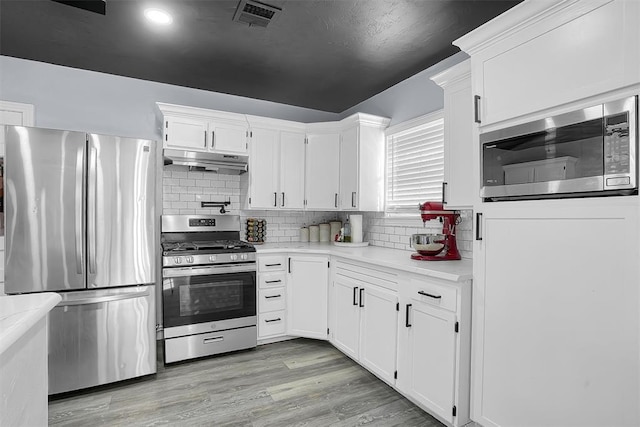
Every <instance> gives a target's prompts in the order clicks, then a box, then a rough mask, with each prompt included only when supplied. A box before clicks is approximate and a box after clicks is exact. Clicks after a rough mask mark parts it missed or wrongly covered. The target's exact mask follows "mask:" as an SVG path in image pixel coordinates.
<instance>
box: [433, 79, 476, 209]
mask: <svg viewBox="0 0 640 427" xmlns="http://www.w3.org/2000/svg"><path fill="white" fill-rule="evenodd" d="M444 108H445V113H444V181H445V183H446V184H445V188H444V189H443V190H444V193H443V196H442V199H443V201H444V202H445V204H446V205H447V208H454V207H455V208H460V207H469V206H473V203H474V200H475V198H478V197H479V191H480V185H479V183H478V168H477V167H474V166H475V164H474V162H473V141H474V139H473V128H474V126H473V95H472V91H471V75H470V74H469V75H468V77H467V78H466V79H465V80H464V81H463V82H460V83H457V84H455V85H452V86H450V87H447V88H445V107H444Z"/></svg>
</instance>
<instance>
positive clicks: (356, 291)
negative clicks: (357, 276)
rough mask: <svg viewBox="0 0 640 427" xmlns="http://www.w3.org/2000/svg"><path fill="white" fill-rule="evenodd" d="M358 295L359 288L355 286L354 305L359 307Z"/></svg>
mask: <svg viewBox="0 0 640 427" xmlns="http://www.w3.org/2000/svg"><path fill="white" fill-rule="evenodd" d="M356 295H358V287H357V286H354V288H353V305H358V301H357V299H356V298H357V296H356Z"/></svg>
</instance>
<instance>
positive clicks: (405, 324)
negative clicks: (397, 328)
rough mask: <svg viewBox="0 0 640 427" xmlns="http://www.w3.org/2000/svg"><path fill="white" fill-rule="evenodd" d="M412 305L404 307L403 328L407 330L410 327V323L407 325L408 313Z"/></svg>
mask: <svg viewBox="0 0 640 427" xmlns="http://www.w3.org/2000/svg"><path fill="white" fill-rule="evenodd" d="M412 305H413V304H407V306H406V307H405V310H406V311H405V320H404V326H406V327H407V328H410V327H411V323H409V311H410V310H411V306H412Z"/></svg>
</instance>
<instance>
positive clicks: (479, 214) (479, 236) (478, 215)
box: [476, 212, 482, 240]
mask: <svg viewBox="0 0 640 427" xmlns="http://www.w3.org/2000/svg"><path fill="white" fill-rule="evenodd" d="M480 224H482V212H476V240H482V234H480V232H481V228H480Z"/></svg>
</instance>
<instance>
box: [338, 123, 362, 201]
mask: <svg viewBox="0 0 640 427" xmlns="http://www.w3.org/2000/svg"><path fill="white" fill-rule="evenodd" d="M358 167H359V165H358V127H357V126H354V127H352V128H351V129H348V130H346V131H344V132H342V135H341V141H340V192H339V196H338V197H339V199H340V200H339V204H338V206H339V207H340V209H341V210H357V208H358V202H357V200H358Z"/></svg>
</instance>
